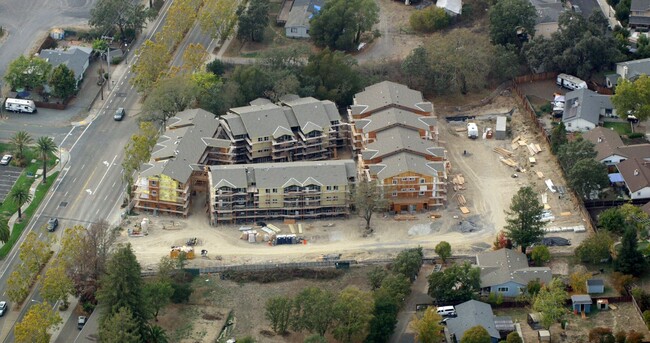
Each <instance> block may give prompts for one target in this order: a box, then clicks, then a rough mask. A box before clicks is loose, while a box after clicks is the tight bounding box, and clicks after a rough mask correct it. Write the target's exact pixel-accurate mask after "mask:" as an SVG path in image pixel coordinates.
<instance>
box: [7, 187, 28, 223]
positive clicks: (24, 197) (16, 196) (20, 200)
mask: <svg viewBox="0 0 650 343" xmlns="http://www.w3.org/2000/svg"><path fill="white" fill-rule="evenodd" d="M9 198H11V200H13V202H14V203H15V204H16V205H18V219H20V218H22V217H23V212H22V210H21V209H20V208H21V207H22V206H23V204H24V203H26V202H28V201H30V200H32V195H31V194H29V190H28V189H26V188H24V187H14V188H13V189H12V190H11V193H9Z"/></svg>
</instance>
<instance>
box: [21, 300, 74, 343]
mask: <svg viewBox="0 0 650 343" xmlns="http://www.w3.org/2000/svg"><path fill="white" fill-rule="evenodd" d="M62 322H63V321H62V320H61V317H60V316H59V315H58V314H57V313H56V312H54V310H52V307H51V306H50V305H49V304H47V303H38V304H35V305H32V306H31V307H30V308H29V311H27V314H26V315H25V317H23V320H22V321H21V322H19V323H17V324H16V328H15V329H14V335H15V337H16V343H49V342H50V338H51V335H50V334H49V333H48V330H49V329H51V328H53V327H56V326H58V325H59V324H61V323H62Z"/></svg>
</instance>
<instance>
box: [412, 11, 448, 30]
mask: <svg viewBox="0 0 650 343" xmlns="http://www.w3.org/2000/svg"><path fill="white" fill-rule="evenodd" d="M409 22H410V24H411V28H413V30H415V31H419V32H433V31H437V30H441V29H444V28H446V27H447V26H449V23H450V22H451V18H450V17H449V15H448V14H447V13H446V12H445V10H443V9H442V8H440V7H436V6H429V7H427V8H425V9H423V10H419V11H415V12H413V14H411V17H410V18H409Z"/></svg>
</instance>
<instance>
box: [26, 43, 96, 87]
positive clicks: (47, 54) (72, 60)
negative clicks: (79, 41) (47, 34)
mask: <svg viewBox="0 0 650 343" xmlns="http://www.w3.org/2000/svg"><path fill="white" fill-rule="evenodd" d="M38 56H39V57H40V58H42V59H44V60H46V61H47V62H48V63H50V64H51V65H52V68H56V67H57V66H59V65H61V64H65V66H66V67H68V69H70V70H72V71H73V72H74V77H75V78H76V79H77V80H80V79H82V77H83V73H84V71H85V67H86V63H88V58H89V57H90V54H89V53H88V52H86V51H83V50H82V49H79V48H75V47H71V48H70V49H68V50H51V49H43V50H41V52H40V54H39V55H38Z"/></svg>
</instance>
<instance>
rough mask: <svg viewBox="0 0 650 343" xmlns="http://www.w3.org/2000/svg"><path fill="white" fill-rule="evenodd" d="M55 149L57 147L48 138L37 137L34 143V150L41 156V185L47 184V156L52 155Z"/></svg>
mask: <svg viewBox="0 0 650 343" xmlns="http://www.w3.org/2000/svg"><path fill="white" fill-rule="evenodd" d="M56 149H57V146H56V144H55V143H54V140H52V138H50V137H45V136H44V137H39V138H38V141H36V150H37V151H38V152H39V153H40V154H41V160H42V161H43V184H45V183H47V156H48V155H49V154H50V153H54V152H55V151H56Z"/></svg>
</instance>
